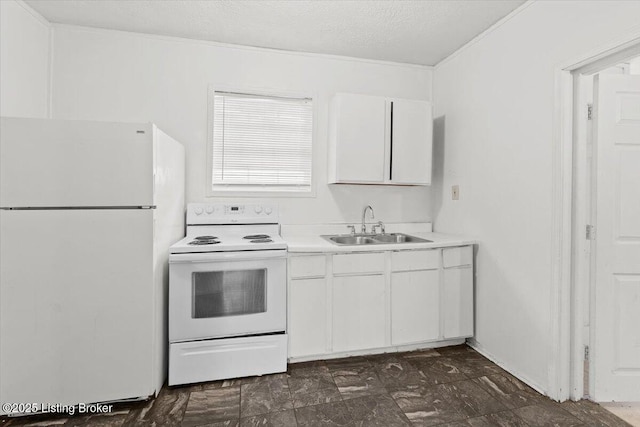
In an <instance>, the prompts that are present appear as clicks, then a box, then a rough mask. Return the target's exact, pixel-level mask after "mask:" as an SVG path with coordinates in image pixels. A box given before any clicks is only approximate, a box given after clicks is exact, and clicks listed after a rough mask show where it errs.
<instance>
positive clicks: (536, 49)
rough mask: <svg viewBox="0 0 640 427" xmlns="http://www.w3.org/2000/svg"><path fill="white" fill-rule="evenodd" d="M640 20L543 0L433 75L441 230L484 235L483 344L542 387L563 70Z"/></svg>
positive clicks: (626, 13) (619, 9)
mask: <svg viewBox="0 0 640 427" xmlns="http://www.w3.org/2000/svg"><path fill="white" fill-rule="evenodd" d="M639 16H640V2H616V1H607V2H598V1H583V2H573V1H568V2H566V1H553V2H548V1H540V2H534V3H532V4H530V5H528V7H525V8H524V9H521V11H520V13H518V14H515V16H513V17H512V18H511V19H509V20H508V21H506V22H505V23H504V24H502V25H500V26H499V27H497V28H496V29H495V30H493V31H491V32H489V33H487V34H486V35H485V36H484V37H482V38H480V39H478V41H477V42H476V43H473V44H471V45H469V46H467V47H466V48H464V49H463V50H461V51H460V52H459V53H458V54H455V55H453V56H452V57H450V58H449V59H446V60H445V61H443V62H442V63H440V64H439V65H438V66H437V67H436V69H435V72H434V100H435V108H436V113H435V117H436V130H435V134H436V138H435V141H434V146H435V148H434V150H435V154H434V157H435V160H434V166H435V168H436V169H435V177H434V185H433V188H432V192H433V209H434V210H433V215H434V229H435V230H437V231H441V232H459V233H465V234H468V235H472V236H475V237H477V238H478V239H479V242H480V244H479V250H478V257H477V288H476V309H477V312H476V321H477V323H476V339H477V343H478V344H479V346H480V347H481V348H483V349H484V350H485V351H486V352H487V353H488V354H490V355H492V356H494V357H495V358H496V359H497V360H498V361H499V362H502V363H503V364H504V365H505V366H507V367H508V368H510V369H511V370H512V371H514V372H516V373H518V374H519V375H521V376H523V377H524V378H525V379H527V380H528V381H529V382H530V383H532V384H533V385H535V386H537V387H539V388H540V389H542V390H548V388H547V387H548V384H549V378H548V376H549V372H548V367H549V361H550V355H549V351H550V337H551V331H550V302H551V295H550V286H551V285H550V283H551V279H552V271H551V241H552V238H553V237H555V236H552V234H551V233H552V141H553V131H554V130H553V120H554V116H553V114H554V76H555V70H556V69H557V68H558V67H560V66H562V65H569V64H568V61H569V62H570V61H572V60H574V59H575V60H576V62H577V60H579V59H580V58H581V56H583V55H588V54H593V53H595V52H593V51H594V50H595V49H597V48H599V47H601V46H606V45H608V44H609V43H612V42H613V41H615V40H621V39H622V38H623V36H627V35H629V34H632V33H636V34H637V31H638V30H639V29H640V28H639V27H638V25H639V22H640V21H638V17H639ZM454 184H459V185H460V200H459V201H452V200H451V197H450V191H451V186H452V185H454Z"/></svg>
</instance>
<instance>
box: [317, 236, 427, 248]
mask: <svg viewBox="0 0 640 427" xmlns="http://www.w3.org/2000/svg"><path fill="white" fill-rule="evenodd" d="M321 237H323V238H324V239H326V240H328V241H330V242H331V243H333V244H335V245H340V246H358V245H388V244H395V243H398V244H402V243H428V242H431V240H427V239H421V238H419V237H415V236H409V235H408V234H403V233H390V234H360V235H358V234H356V235H352V234H351V235H338V236H321Z"/></svg>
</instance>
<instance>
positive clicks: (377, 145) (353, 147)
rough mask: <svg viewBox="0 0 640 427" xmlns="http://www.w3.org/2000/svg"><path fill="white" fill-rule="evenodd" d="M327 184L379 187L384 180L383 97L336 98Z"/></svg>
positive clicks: (352, 96)
mask: <svg viewBox="0 0 640 427" xmlns="http://www.w3.org/2000/svg"><path fill="white" fill-rule="evenodd" d="M334 109H335V118H334V119H335V123H334V126H335V129H334V132H335V134H334V138H333V145H332V149H333V150H334V151H333V154H334V156H335V157H334V160H333V161H334V162H335V163H334V164H333V165H331V163H332V162H331V161H330V165H331V166H330V167H335V171H330V173H329V175H330V176H329V181H330V182H343V183H382V182H383V181H384V179H385V170H384V169H385V168H384V160H385V124H386V121H385V120H386V114H385V113H386V101H385V99H384V98H382V97H377V96H368V95H355V94H338V95H336V99H335V104H334Z"/></svg>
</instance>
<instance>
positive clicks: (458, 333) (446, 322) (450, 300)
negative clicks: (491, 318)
mask: <svg viewBox="0 0 640 427" xmlns="http://www.w3.org/2000/svg"><path fill="white" fill-rule="evenodd" d="M443 292H444V298H443V299H444V303H443V308H442V310H443V312H442V317H443V328H444V330H443V335H444V338H462V337H472V336H473V268H472V267H471V266H465V267H454V268H445V269H444V286H443Z"/></svg>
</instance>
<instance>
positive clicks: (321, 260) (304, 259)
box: [289, 255, 327, 279]
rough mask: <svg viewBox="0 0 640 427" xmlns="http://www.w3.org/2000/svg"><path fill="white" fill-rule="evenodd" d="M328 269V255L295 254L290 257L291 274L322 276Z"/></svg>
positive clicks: (294, 275)
mask: <svg viewBox="0 0 640 427" xmlns="http://www.w3.org/2000/svg"><path fill="white" fill-rule="evenodd" d="M326 271H327V257H326V256H325V255H313V256H294V257H290V258H289V276H290V277H291V278H293V279H295V278H299V277H321V276H324V275H325V274H326Z"/></svg>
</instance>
